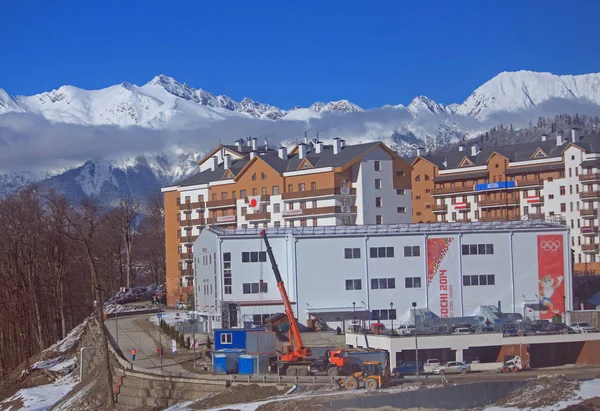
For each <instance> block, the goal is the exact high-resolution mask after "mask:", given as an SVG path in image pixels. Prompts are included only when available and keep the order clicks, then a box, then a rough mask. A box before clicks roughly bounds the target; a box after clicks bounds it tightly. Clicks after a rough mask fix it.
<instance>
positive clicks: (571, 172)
mask: <svg viewBox="0 0 600 411" xmlns="http://www.w3.org/2000/svg"><path fill="white" fill-rule="evenodd" d="M569 177H573V169H572V168H570V169H569Z"/></svg>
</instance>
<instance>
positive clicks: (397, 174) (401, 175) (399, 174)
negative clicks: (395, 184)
mask: <svg viewBox="0 0 600 411" xmlns="http://www.w3.org/2000/svg"><path fill="white" fill-rule="evenodd" d="M396 177H404V171H396Z"/></svg>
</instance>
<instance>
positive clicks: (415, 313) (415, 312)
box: [412, 301, 419, 380]
mask: <svg viewBox="0 0 600 411" xmlns="http://www.w3.org/2000/svg"><path fill="white" fill-rule="evenodd" d="M412 307H413V317H414V318H415V360H416V361H415V362H416V364H415V368H416V370H417V380H418V379H419V342H418V339H417V303H416V302H414V301H413V303H412Z"/></svg>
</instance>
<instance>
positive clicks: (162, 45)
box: [0, 0, 600, 108]
mask: <svg viewBox="0 0 600 411" xmlns="http://www.w3.org/2000/svg"><path fill="white" fill-rule="evenodd" d="M100 5H102V6H100ZM599 13H600V2H598V1H584V0H572V1H569V2H565V1H555V0H545V1H533V0H531V1H517V0H505V1H481V0H479V1H470V0H456V1H433V0H430V1H421V2H414V1H413V2H405V1H350V0H347V1H333V0H332V1H328V0H321V1H300V2H293V3H292V2H288V1H280V2H275V1H270V2H268V1H177V2H170V1H153V0H145V1H126V0H120V1H117V0H115V1H113V0H105V1H102V2H92V1H81V0H77V1H66V0H64V1H63V0H56V1H52V2H50V1H43V0H39V1H30V0H21V1H10V0H5V1H2V2H1V4H0V16H1V18H2V21H3V23H2V35H1V36H0V56H1V57H0V88H4V89H5V90H6V91H7V92H8V93H9V94H13V95H17V94H35V93H39V92H42V91H48V90H51V89H53V88H57V87H59V86H61V85H63V84H71V85H75V86H78V87H82V88H101V87H106V86H108V85H111V84H117V83H121V82H123V81H129V82H132V83H135V84H139V85H141V84H143V83H145V82H147V81H149V80H150V79H151V78H152V77H154V76H155V75H157V74H161V73H162V74H166V75H169V76H172V77H174V78H176V79H177V80H179V81H181V82H187V83H188V84H190V85H191V86H193V87H196V88H204V89H205V90H208V91H211V92H213V93H217V94H227V95H229V96H231V97H233V98H235V99H238V100H239V99H241V98H243V97H244V96H248V97H250V98H253V99H255V100H258V101H261V102H265V103H270V104H274V105H277V106H279V107H282V108H289V107H291V106H292V105H302V106H308V105H309V104H311V103H312V102H314V101H315V100H321V101H330V100H337V99H342V98H346V99H348V100H350V101H352V102H354V103H356V104H358V105H360V106H362V107H365V108H372V107H376V106H381V105H383V104H399V103H403V104H407V103H409V102H410V100H411V99H412V98H413V97H415V96H417V95H421V94H423V95H426V96H428V97H430V98H433V99H435V100H436V101H438V102H441V103H446V104H448V103H453V102H461V101H462V100H464V99H465V98H466V97H467V96H468V95H469V94H470V93H471V92H472V91H473V90H474V89H475V88H476V87H477V86H479V85H481V84H482V83H484V82H485V81H487V80H489V79H490V78H492V77H493V76H494V75H496V74H498V73H499V72H502V71H513V70H520V69H527V70H535V71H550V72H553V73H556V74H582V73H590V72H598V71H600V45H599V43H598V31H597V16H598V15H599Z"/></svg>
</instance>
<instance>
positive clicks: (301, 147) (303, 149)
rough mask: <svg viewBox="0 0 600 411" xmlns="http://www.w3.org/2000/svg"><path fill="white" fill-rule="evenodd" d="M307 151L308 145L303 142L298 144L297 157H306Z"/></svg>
mask: <svg viewBox="0 0 600 411" xmlns="http://www.w3.org/2000/svg"><path fill="white" fill-rule="evenodd" d="M307 151H308V146H307V145H306V144H304V143H300V144H298V158H300V159H303V158H304V157H306V153H307Z"/></svg>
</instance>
